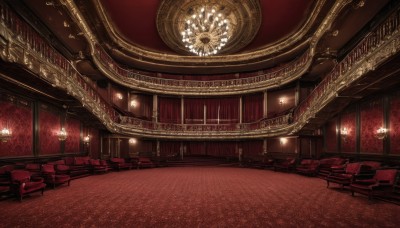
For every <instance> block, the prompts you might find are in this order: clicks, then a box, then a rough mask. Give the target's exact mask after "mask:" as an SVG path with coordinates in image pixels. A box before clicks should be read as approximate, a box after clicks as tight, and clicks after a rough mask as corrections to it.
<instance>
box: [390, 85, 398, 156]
mask: <svg viewBox="0 0 400 228" xmlns="http://www.w3.org/2000/svg"><path fill="white" fill-rule="evenodd" d="M389 122H390V126H389V137H390V151H389V153H390V154H396V155H399V154H400V92H398V93H396V94H394V95H393V96H392V97H391V101H390V112H389Z"/></svg>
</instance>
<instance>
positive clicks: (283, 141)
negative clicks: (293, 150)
mask: <svg viewBox="0 0 400 228" xmlns="http://www.w3.org/2000/svg"><path fill="white" fill-rule="evenodd" d="M287 141H288V140H287V138H280V139H279V142H280V143H281V145H285V144H286V143H287Z"/></svg>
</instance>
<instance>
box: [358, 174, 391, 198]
mask: <svg viewBox="0 0 400 228" xmlns="http://www.w3.org/2000/svg"><path fill="white" fill-rule="evenodd" d="M396 176H397V170H396V169H382V170H376V173H375V175H374V177H373V178H372V179H365V180H355V181H354V183H352V184H350V191H351V195H352V196H354V193H355V192H357V193H360V194H363V195H367V196H368V199H372V198H373V197H374V196H384V195H385V194H387V193H390V192H391V191H392V190H393V185H394V182H395V179H396Z"/></svg>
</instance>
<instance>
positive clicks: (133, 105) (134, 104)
mask: <svg viewBox="0 0 400 228" xmlns="http://www.w3.org/2000/svg"><path fill="white" fill-rule="evenodd" d="M137 106H138V102H137V101H136V100H131V107H133V108H136V107H137Z"/></svg>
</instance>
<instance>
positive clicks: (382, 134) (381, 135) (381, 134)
mask: <svg viewBox="0 0 400 228" xmlns="http://www.w3.org/2000/svg"><path fill="white" fill-rule="evenodd" d="M387 133H388V129H386V128H383V127H380V128H379V129H378V130H376V134H375V137H376V138H377V139H384V138H386V136H387Z"/></svg>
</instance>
